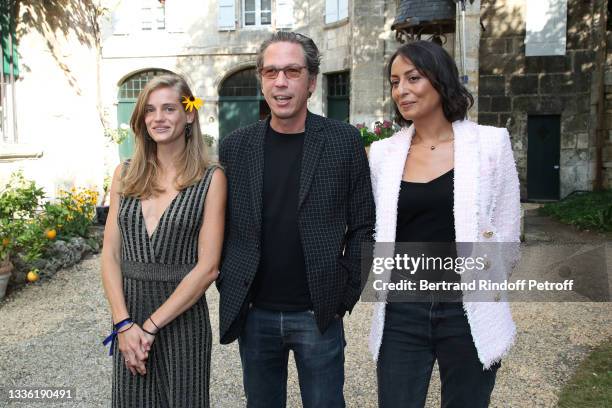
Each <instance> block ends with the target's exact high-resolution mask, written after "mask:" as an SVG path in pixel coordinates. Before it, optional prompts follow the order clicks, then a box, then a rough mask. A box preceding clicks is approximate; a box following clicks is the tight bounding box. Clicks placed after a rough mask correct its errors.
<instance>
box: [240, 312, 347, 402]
mask: <svg viewBox="0 0 612 408" xmlns="http://www.w3.org/2000/svg"><path fill="white" fill-rule="evenodd" d="M238 342H239V346H240V359H241V360H242V372H243V380H244V391H245V394H246V398H247V407H249V408H256V407H262V408H278V407H285V406H286V402H287V361H288V358H289V350H293V355H294V358H295V363H296V366H297V372H298V378H299V382H300V391H301V394H302V404H303V406H304V408H327V407H329V408H336V407H338V408H341V407H344V406H345V405H344V394H343V387H344V346H345V344H346V342H345V341H344V328H343V325H342V319H337V320H334V321H333V322H332V324H331V325H330V326H329V327H328V328H327V330H326V331H325V333H323V334H321V333H320V332H319V329H318V327H317V323H316V321H315V316H314V313H313V312H312V311H305V312H277V311H271V310H264V309H259V308H256V307H253V308H251V309H250V310H249V314H248V315H247V319H246V324H245V327H244V330H243V332H242V334H241V336H240V338H239V339H238Z"/></svg>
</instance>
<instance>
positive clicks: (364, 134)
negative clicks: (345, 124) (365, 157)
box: [355, 120, 395, 147]
mask: <svg viewBox="0 0 612 408" xmlns="http://www.w3.org/2000/svg"><path fill="white" fill-rule="evenodd" d="M355 127H356V128H357V129H359V133H360V134H361V141H362V142H363V146H364V147H367V146H369V145H371V144H372V143H374V142H376V141H377V140H382V139H386V138H388V137H390V136H392V135H393V134H394V133H395V129H394V127H393V124H392V123H391V122H390V121H388V120H385V121H383V122H380V121H376V122H375V123H374V129H373V130H370V129H368V127H367V126H366V125H365V123H358V124H357V125H355Z"/></svg>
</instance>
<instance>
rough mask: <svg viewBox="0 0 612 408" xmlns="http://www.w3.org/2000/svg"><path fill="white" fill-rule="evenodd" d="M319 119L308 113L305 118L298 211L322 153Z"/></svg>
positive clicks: (323, 141)
mask: <svg viewBox="0 0 612 408" xmlns="http://www.w3.org/2000/svg"><path fill="white" fill-rule="evenodd" d="M321 129H322V123H321V119H320V118H319V117H318V116H316V115H313V114H312V113H310V112H308V114H307V116H306V127H305V135H304V152H303V153H302V169H301V173H300V193H299V201H298V210H299V209H300V208H301V207H302V204H303V203H304V200H305V199H306V195H307V194H308V190H309V189H310V185H311V184H312V179H313V177H314V174H315V172H316V170H317V163H318V162H319V157H320V156H321V152H322V151H323V146H324V145H325V140H324V138H323V135H322V134H321Z"/></svg>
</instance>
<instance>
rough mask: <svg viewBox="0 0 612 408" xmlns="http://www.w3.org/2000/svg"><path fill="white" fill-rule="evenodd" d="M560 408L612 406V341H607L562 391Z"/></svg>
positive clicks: (585, 361) (590, 355) (578, 370)
mask: <svg viewBox="0 0 612 408" xmlns="http://www.w3.org/2000/svg"><path fill="white" fill-rule="evenodd" d="M557 406H558V407H559V408H575V407H581V408H595V407H610V406H612V340H610V339H609V340H607V341H605V342H604V343H603V344H602V345H601V346H599V347H598V348H597V349H595V350H594V351H593V352H591V354H589V356H588V357H587V358H586V359H585V360H584V361H583V362H582V364H581V365H580V366H579V367H578V369H577V370H576V372H575V373H574V375H573V376H572V378H571V379H570V381H569V382H568V383H567V384H566V385H565V386H564V387H563V389H562V390H561V395H559V403H558V405H557Z"/></svg>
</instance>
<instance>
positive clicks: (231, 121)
mask: <svg viewBox="0 0 612 408" xmlns="http://www.w3.org/2000/svg"><path fill="white" fill-rule="evenodd" d="M269 112H270V108H269V107H268V104H267V103H266V101H265V99H264V97H263V95H262V94H261V90H260V88H259V84H258V83H257V77H256V76H255V68H248V69H244V70H242V71H239V72H236V73H235V74H233V75H231V76H230V77H228V78H227V79H226V80H225V81H223V84H222V85H221V88H220V89H219V141H221V140H223V138H224V137H225V136H227V135H229V134H230V133H231V132H233V131H234V130H236V129H238V128H241V127H244V126H247V125H250V124H251V123H255V122H257V121H258V120H260V119H263V118H264V117H265V116H266V115H267V114H268V113H269Z"/></svg>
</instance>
